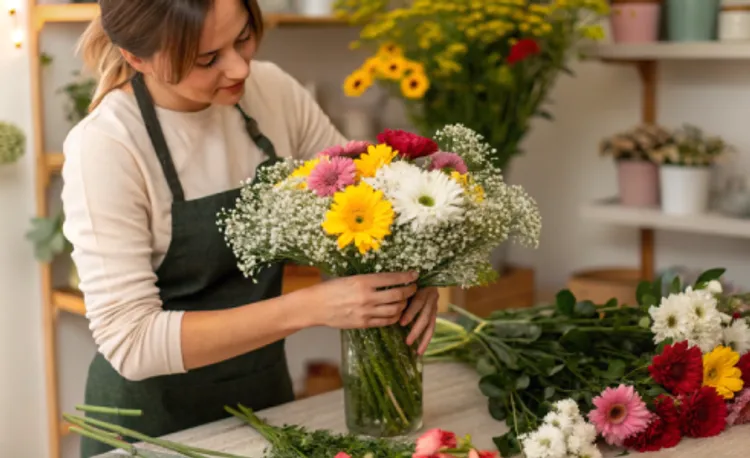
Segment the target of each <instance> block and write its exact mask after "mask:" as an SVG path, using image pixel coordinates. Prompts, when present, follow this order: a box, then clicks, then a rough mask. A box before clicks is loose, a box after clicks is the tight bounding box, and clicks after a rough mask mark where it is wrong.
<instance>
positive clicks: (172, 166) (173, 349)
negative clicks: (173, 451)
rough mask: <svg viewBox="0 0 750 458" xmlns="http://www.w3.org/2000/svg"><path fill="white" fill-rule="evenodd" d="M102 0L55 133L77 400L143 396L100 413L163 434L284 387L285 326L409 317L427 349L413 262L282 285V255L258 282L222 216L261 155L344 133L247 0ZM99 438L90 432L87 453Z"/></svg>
mask: <svg viewBox="0 0 750 458" xmlns="http://www.w3.org/2000/svg"><path fill="white" fill-rule="evenodd" d="M99 4H100V6H101V18H99V19H97V20H95V21H93V22H92V24H91V25H90V27H89V28H88V29H87V31H86V33H85V34H84V36H83V38H82V43H81V45H82V50H83V56H84V59H85V61H86V63H87V65H89V66H91V67H93V68H95V69H97V70H98V72H99V87H98V89H97V91H96V94H95V96H94V100H93V103H92V111H91V113H90V115H89V116H88V117H87V118H86V119H84V120H83V121H82V122H81V123H79V124H78V125H77V126H75V128H74V129H73V130H72V131H71V132H70V134H69V136H68V138H67V139H66V141H65V145H64V152H65V155H66V158H65V166H64V169H63V179H64V182H65V187H64V190H63V193H62V198H63V205H64V211H65V215H66V220H65V225H64V232H65V235H66V237H67V238H68V239H69V240H70V241H71V243H72V244H73V247H74V250H73V259H74V261H75V263H76V266H77V269H78V273H79V276H80V288H81V290H82V291H83V293H84V295H85V300H86V307H87V317H88V318H89V320H90V328H91V330H92V332H93V337H94V340H95V342H96V344H97V346H98V348H99V352H98V354H97V355H96V357H95V358H94V360H93V361H92V363H91V366H90V369H89V374H88V380H87V384H86V394H85V401H86V403H87V404H92V405H105V406H114V407H123V408H140V409H142V410H143V411H144V415H143V416H142V417H114V418H107V420H109V421H116V422H121V424H124V425H125V426H127V427H130V428H133V429H136V430H138V431H140V432H143V433H145V434H148V435H151V436H159V435H163V434H167V433H171V432H173V431H177V430H182V429H185V428H189V427H193V426H196V425H199V424H204V423H207V422H211V421H214V420H217V419H220V418H222V417H224V416H225V415H226V414H225V412H224V406H225V405H233V404H237V403H243V404H245V405H247V406H249V407H252V408H254V409H263V408H267V407H271V406H275V405H278V404H281V403H285V402H288V401H291V400H292V399H293V397H294V396H293V392H292V384H291V381H290V377H289V372H288V369H287V364H286V359H285V354H284V338H285V337H287V336H289V335H290V334H292V333H294V332H296V331H299V330H301V329H304V328H307V327H310V326H330V327H334V328H357V327H375V326H384V325H389V324H393V323H397V322H400V323H401V324H402V325H406V324H408V323H413V331H412V332H411V333H410V334H409V336H408V338H407V341H408V342H409V343H410V344H411V343H414V342H415V341H417V340H418V339H419V340H420V342H419V351H421V352H423V351H424V350H425V348H426V346H427V344H428V342H429V340H430V338H431V337H432V333H433V329H434V323H435V316H436V313H437V292H436V290H434V289H423V290H419V291H417V289H416V287H415V286H414V280H415V276H414V275H413V274H412V273H409V272H406V273H393V274H377V275H362V276H357V277H352V278H345V279H335V280H332V281H328V282H324V283H321V284H319V285H317V286H314V287H310V288H307V289H304V290H300V291H297V292H294V293H291V294H288V295H280V293H281V279H282V267H281V266H274V267H272V268H269V269H267V270H266V271H265V272H264V273H263V274H262V275H260V276H259V278H258V283H257V284H254V283H252V282H251V281H250V280H248V279H246V278H244V277H243V276H242V274H241V273H240V271H239V269H238V268H237V265H236V259H235V258H234V256H233V254H232V252H231V251H230V250H229V248H228V247H227V245H226V243H225V241H224V240H223V237H222V235H221V233H220V232H219V230H218V228H217V225H216V218H217V212H218V211H219V210H220V209H221V208H225V207H229V206H231V205H233V203H234V202H235V199H236V198H237V197H238V196H239V189H238V186H239V184H240V182H241V181H242V180H244V179H247V178H251V177H252V176H254V172H255V170H256V168H257V167H258V166H259V165H260V163H261V162H263V161H267V160H274V159H275V158H277V157H288V156H294V157H300V158H308V157H311V156H312V155H314V154H315V153H316V152H317V151H320V150H322V149H324V148H326V147H328V146H331V145H334V144H341V143H344V142H345V140H346V139H344V138H343V137H342V136H341V134H340V133H339V132H337V131H336V129H335V128H334V127H333V125H332V124H331V122H330V121H329V119H328V118H327V117H326V116H325V115H324V114H323V113H322V112H321V110H320V108H319V107H318V106H317V105H316V104H315V102H314V101H313V99H312V98H311V96H310V95H309V94H308V93H307V92H306V90H305V89H304V88H303V87H302V86H301V85H300V84H298V83H297V82H296V81H295V80H294V79H293V78H292V77H291V76H289V75H288V74H286V73H285V72H283V71H282V70H281V69H280V68H278V67H277V66H275V65H274V64H272V63H268V62H258V61H252V58H253V55H254V53H255V51H256V48H257V46H258V45H259V43H260V41H261V38H262V36H263V26H262V18H261V13H260V11H259V8H258V5H257V3H256V0H216V1H210V0H100V2H99ZM256 121H257V122H256ZM261 132H263V133H261ZM264 134H265V135H264ZM385 287H389V288H385ZM407 301H408V306H407ZM109 449H110V447H108V446H104V445H102V444H100V443H97V442H94V441H90V440H87V439H84V440H83V442H82V446H81V455H82V456H84V457H90V456H93V455H96V454H99V453H102V452H105V451H107V450H109Z"/></svg>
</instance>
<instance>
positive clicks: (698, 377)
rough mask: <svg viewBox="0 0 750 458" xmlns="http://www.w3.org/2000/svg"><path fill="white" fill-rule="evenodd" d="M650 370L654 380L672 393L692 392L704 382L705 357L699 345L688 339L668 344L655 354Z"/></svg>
mask: <svg viewBox="0 0 750 458" xmlns="http://www.w3.org/2000/svg"><path fill="white" fill-rule="evenodd" d="M648 371H649V372H650V373H651V377H652V378H653V379H654V381H655V382H656V383H658V384H660V385H662V386H664V388H666V389H667V390H669V392H670V393H672V394H682V393H690V392H693V391H695V390H697V389H698V388H700V387H701V385H702V384H703V359H702V354H701V350H700V348H698V347H695V346H693V347H690V348H688V343H687V342H686V341H682V342H677V343H676V344H674V345H667V346H666V347H664V351H663V352H662V353H661V354H660V355H656V356H654V359H653V360H652V361H651V365H650V366H648Z"/></svg>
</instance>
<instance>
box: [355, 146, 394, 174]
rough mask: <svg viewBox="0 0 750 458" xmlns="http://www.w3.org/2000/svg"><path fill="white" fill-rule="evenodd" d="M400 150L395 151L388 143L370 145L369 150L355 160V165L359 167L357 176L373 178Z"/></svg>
mask: <svg viewBox="0 0 750 458" xmlns="http://www.w3.org/2000/svg"><path fill="white" fill-rule="evenodd" d="M397 154H398V151H394V150H393V148H391V147H390V146H388V145H384V144H379V145H370V146H369V147H368V148H367V152H366V153H365V154H363V155H362V156H360V157H359V159H355V160H354V166H355V167H357V178H365V177H367V178H371V177H374V176H375V174H376V173H377V172H378V169H379V168H380V167H382V166H384V165H386V164H390V163H391V161H392V160H393V158H394V157H396V155H397Z"/></svg>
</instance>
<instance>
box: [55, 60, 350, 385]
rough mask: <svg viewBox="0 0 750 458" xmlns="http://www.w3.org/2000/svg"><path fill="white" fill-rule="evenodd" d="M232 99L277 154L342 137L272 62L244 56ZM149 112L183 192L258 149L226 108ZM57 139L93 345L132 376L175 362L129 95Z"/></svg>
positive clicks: (232, 172) (206, 183)
mask: <svg viewBox="0 0 750 458" xmlns="http://www.w3.org/2000/svg"><path fill="white" fill-rule="evenodd" d="M241 104H242V106H243V108H244V109H245V110H246V112H247V113H248V114H249V115H250V116H252V117H253V118H255V119H256V120H257V121H258V124H259V126H260V129H261V131H262V132H263V133H264V134H265V135H266V136H267V137H269V138H270V139H271V141H272V142H273V144H274V146H275V147H276V151H277V153H278V154H279V155H280V156H283V157H289V156H293V157H301V158H308V157H311V156H312V155H314V154H315V153H316V152H318V151H320V150H322V149H324V148H326V147H328V146H331V145H334V144H342V143H344V142H345V141H346V139H345V138H344V137H343V136H342V135H341V134H340V133H339V132H338V131H337V130H336V128H335V127H334V126H333V125H332V123H331V122H330V120H329V118H328V117H327V116H326V115H325V114H324V113H323V112H322V111H321V110H320V108H319V107H318V105H317V104H316V103H315V101H314V99H313V98H312V97H311V95H310V94H309V93H308V92H307V91H306V90H305V88H304V87H303V86H301V85H300V84H299V83H298V82H297V81H296V80H295V79H293V78H292V77H291V76H290V75H289V74H287V73H286V72H284V71H283V70H281V69H280V68H279V67H278V66H276V65H275V64H273V63H270V62H260V61H254V62H253V63H252V65H251V73H250V77H249V78H248V81H247V91H246V95H245V97H244V100H243V101H242V102H241ZM157 113H158V116H159V119H160V122H161V124H162V129H163V131H164V135H165V137H166V140H167V144H168V145H169V148H170V151H171V153H172V158H173V161H174V163H175V168H176V169H177V173H178V175H179V177H180V181H181V184H182V187H183V189H184V192H185V199H188V200H189V199H196V198H199V197H202V196H206V195H210V194H214V193H219V192H222V191H225V190H228V189H231V188H236V187H238V186H240V184H241V181H243V180H245V179H247V178H251V177H252V176H253V174H254V171H255V168H256V167H257V166H258V164H259V163H260V162H261V161H262V160H264V159H265V156H264V155H263V153H262V152H261V151H260V150H259V149H258V147H257V146H256V145H255V144H254V143H253V142H252V140H251V139H250V138H249V137H248V135H247V133H246V131H245V128H244V125H243V121H242V117H241V115H240V114H239V112H238V111H237V110H236V109H235V108H234V107H227V106H212V107H210V108H207V109H206V110H203V111H200V112H195V113H183V112H175V111H170V110H165V109H161V108H158V107H157ZM63 150H64V154H65V163H64V167H63V171H62V177H63V180H64V188H63V191H62V202H63V209H64V212H65V224H64V228H63V230H64V233H65V236H66V237H67V238H68V240H70V242H71V243H72V245H73V247H74V249H73V254H72V257H73V260H74V262H75V265H76V267H77V269H78V273H79V276H80V280H81V282H80V289H81V291H82V292H83V294H84V298H85V303H86V310H87V313H86V316H87V317H88V319H89V323H90V329H91V331H92V333H93V337H94V340H95V342H96V344H97V346H98V349H99V351H100V352H101V353H102V354H103V355H104V357H105V358H106V359H107V360H109V361H110V362H111V363H112V365H113V366H114V368H115V369H116V370H117V371H118V372H119V373H120V374H122V375H123V376H124V377H126V378H128V379H131V380H142V379H145V378H149V377H154V376H157V375H163V374H174V373H181V372H184V371H185V368H184V365H183V360H182V351H181V348H182V346H181V340H180V326H181V323H182V312H174V311H171V312H170V311H165V310H163V309H162V307H161V306H162V303H161V301H160V299H159V290H158V288H157V287H156V286H155V282H156V275H155V273H154V272H155V269H156V268H157V267H158V266H159V264H160V263H161V262H162V260H163V257H164V255H165V252H166V250H167V247H168V246H169V242H170V237H171V225H170V224H171V212H170V205H171V202H172V195H171V193H170V190H169V187H168V186H167V183H166V181H165V178H164V174H163V172H162V169H161V167H160V165H159V161H158V160H157V158H156V153H155V152H154V149H153V147H152V146H151V142H150V140H149V137H148V134H147V133H146V128H145V126H144V124H143V120H142V118H141V115H140V112H139V110H138V107H137V104H136V102H135V99H134V97H133V96H132V95H131V94H128V93H126V92H124V91H120V90H117V91H114V92H112V93H110V94H109V95H107V96H106V98H105V99H104V100H103V102H102V103H101V105H100V106H98V107H97V108H96V109H95V110H94V111H93V112H92V113H91V114H90V115H89V116H88V117H87V118H86V119H84V120H83V121H81V122H80V123H79V124H78V125H76V126H75V127H74V128H73V129H72V131H71V132H70V133H69V135H68V137H67V139H66V141H65V144H64V148H63Z"/></svg>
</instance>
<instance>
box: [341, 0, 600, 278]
mask: <svg viewBox="0 0 750 458" xmlns="http://www.w3.org/2000/svg"><path fill="white" fill-rule="evenodd" d="M396 3H397V4H396ZM608 8H609V6H608V4H607V1H606V0H565V1H549V2H547V1H545V2H541V1H534V0H484V1H475V2H468V1H466V0H446V1H440V2H438V1H429V0H403V1H399V2H392V1H390V0H337V1H336V4H335V9H336V11H337V14H339V15H340V16H341V17H343V18H346V19H348V20H349V21H350V22H352V23H354V24H357V25H361V26H362V29H361V32H360V34H359V39H358V40H357V41H355V42H354V43H353V47H354V48H359V47H363V46H367V47H368V48H371V49H372V50H373V51H374V53H373V54H372V55H371V57H369V58H368V59H366V60H365V61H364V62H363V64H362V65H361V66H360V67H359V68H357V69H355V70H354V72H353V73H352V74H351V75H349V76H348V77H347V78H346V80H345V81H344V83H343V86H344V92H345V93H346V94H347V95H348V96H350V97H358V96H360V95H362V94H364V93H365V92H366V91H367V90H368V88H370V87H371V86H373V85H374V84H376V83H377V84H378V85H379V86H381V87H382V88H384V89H386V91H387V92H388V93H390V94H391V95H392V96H393V97H395V98H397V99H401V100H402V101H403V102H404V105H405V108H406V110H407V114H408V116H409V119H410V121H411V122H412V124H413V125H414V126H415V127H416V129H417V130H418V132H419V133H420V134H421V135H424V136H428V137H432V135H433V134H434V133H435V131H436V130H437V129H438V128H440V127H441V126H444V125H448V124H454V123H461V124H463V125H465V126H466V127H468V128H470V129H472V130H474V131H475V132H478V133H479V134H481V135H482V136H483V137H484V140H485V141H487V142H488V143H489V144H490V145H492V146H493V150H492V151H491V154H490V157H489V159H490V161H491V162H492V164H493V165H494V166H496V167H497V168H499V169H500V170H502V172H503V175H504V177H506V178H507V176H508V171H509V168H510V165H511V162H512V160H513V159H514V158H515V157H518V156H519V155H521V154H522V149H521V143H522V142H523V140H524V139H525V138H526V136H527V134H528V133H529V129H530V125H531V122H532V121H533V119H534V118H545V119H550V120H551V119H552V118H553V117H552V115H551V113H550V112H549V111H547V110H546V109H545V105H546V102H548V95H549V92H550V90H551V88H552V87H553V85H554V83H555V81H556V79H557V77H558V76H559V75H560V74H561V73H569V74H572V72H571V71H570V70H569V69H568V67H567V64H568V62H569V61H570V60H571V57H572V55H573V54H574V50H575V49H576V47H577V46H578V45H579V44H581V43H582V42H584V41H592V40H598V39H601V38H602V37H603V36H604V34H603V31H602V29H601V27H600V26H599V25H598V19H599V18H600V17H602V16H603V15H605V14H607V13H608ZM503 252H504V250H502V249H499V250H498V257H497V260H496V261H497V262H495V263H494V264H495V267H496V268H497V269H498V270H499V271H502V270H503V265H504V259H503V258H504V256H502V253H503Z"/></svg>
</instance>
